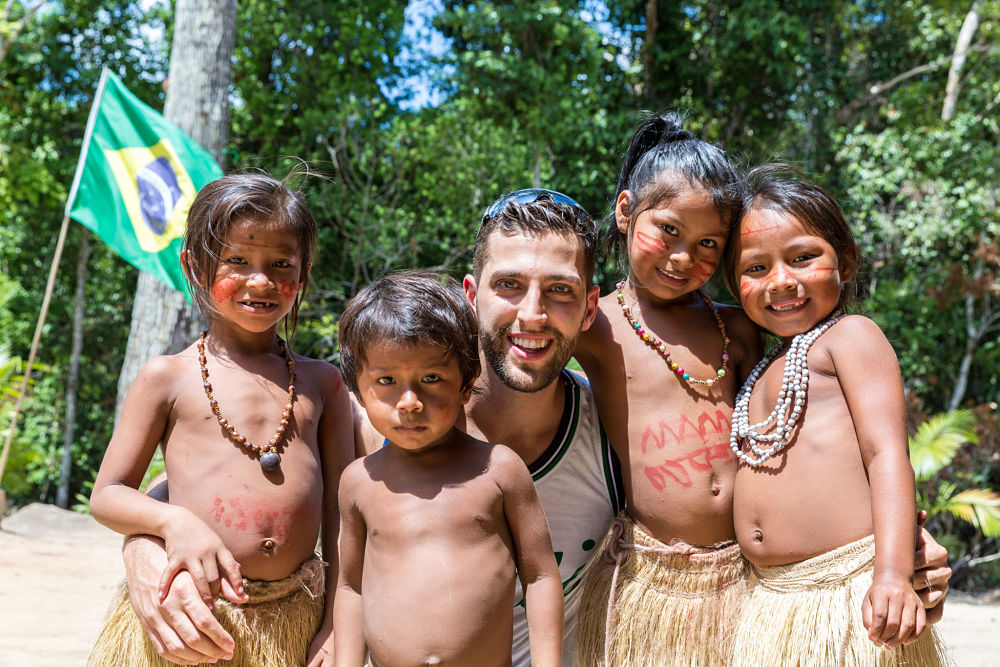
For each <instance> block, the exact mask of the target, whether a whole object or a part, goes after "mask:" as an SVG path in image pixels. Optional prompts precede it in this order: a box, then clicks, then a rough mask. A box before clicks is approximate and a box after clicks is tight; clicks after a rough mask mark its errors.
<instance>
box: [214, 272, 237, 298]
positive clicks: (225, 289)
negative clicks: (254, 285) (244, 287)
mask: <svg viewBox="0 0 1000 667" xmlns="http://www.w3.org/2000/svg"><path fill="white" fill-rule="evenodd" d="M238 282H239V277H238V276H225V277H223V278H221V279H219V280H217V281H215V284H214V285H212V290H211V291H212V298H213V299H215V302H216V303H222V302H223V301H226V300H228V299H231V298H232V296H233V295H234V294H236V290H238V289H239V284H238Z"/></svg>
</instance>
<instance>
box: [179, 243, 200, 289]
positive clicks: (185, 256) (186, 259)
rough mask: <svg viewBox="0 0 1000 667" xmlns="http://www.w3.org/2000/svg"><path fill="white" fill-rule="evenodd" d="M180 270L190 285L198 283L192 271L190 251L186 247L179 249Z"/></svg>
mask: <svg viewBox="0 0 1000 667" xmlns="http://www.w3.org/2000/svg"><path fill="white" fill-rule="evenodd" d="M181 271H183V272H184V275H185V276H186V277H187V279H188V282H189V283H191V284H192V285H196V284H198V283H197V281H196V280H195V275H194V271H192V269H191V252H190V251H189V250H188V249H187V248H185V249H184V250H181Z"/></svg>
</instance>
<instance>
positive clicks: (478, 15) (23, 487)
mask: <svg viewBox="0 0 1000 667" xmlns="http://www.w3.org/2000/svg"><path fill="white" fill-rule="evenodd" d="M2 2H3V6H2V11H3V14H2V15H0V388H2V400H0V433H3V434H6V432H7V430H8V429H9V426H10V421H11V419H10V417H11V412H12V408H13V403H14V399H15V398H16V395H17V393H18V386H19V377H18V376H19V374H20V373H21V372H22V370H23V361H24V359H25V358H26V357H27V354H28V348H29V345H30V341H31V338H32V332H33V329H34V327H35V322H36V318H37V316H38V312H39V305H40V303H41V301H42V296H43V292H44V290H45V284H46V275H47V273H48V270H49V265H50V263H51V260H52V256H53V248H54V246H55V243H56V236H57V232H58V229H59V223H60V220H61V219H62V210H63V207H64V206H65V203H66V197H67V194H68V191H69V187H70V184H71V182H72V179H73V171H74V168H75V166H76V161H77V158H78V155H79V151H80V146H81V142H82V138H83V134H84V128H85V125H86V120H87V115H88V112H89V110H90V102H91V100H92V97H93V94H94V90H95V88H96V85H97V81H98V78H99V76H100V71H101V68H102V67H104V66H107V67H109V68H110V69H111V70H112V71H113V72H114V73H116V74H118V75H119V76H120V77H121V78H122V80H123V81H124V83H125V84H126V85H127V86H129V88H130V89H131V90H132V91H133V92H135V93H136V94H137V95H139V97H141V98H142V99H143V100H144V101H146V102H147V103H148V104H150V105H151V106H152V107H154V108H156V109H162V108H163V99H164V88H165V79H166V77H167V75H166V72H167V71H168V64H169V62H168V61H169V57H170V44H171V37H172V29H173V6H172V4H171V3H167V2H155V1H154V0H145V1H143V2H121V1H113V0H29V1H27V2H23V1H18V0H2ZM232 67H233V70H232V72H233V73H232V86H231V89H230V102H231V104H230V107H231V108H230V123H229V140H228V145H227V147H226V149H225V151H224V164H225V169H226V171H232V170H245V169H264V170H267V171H269V172H271V173H274V174H276V175H278V176H282V175H283V174H285V173H288V172H289V171H292V170H294V169H298V168H301V167H302V164H303V161H304V164H306V165H308V166H309V168H310V169H311V170H312V171H314V172H316V173H317V174H321V175H322V177H314V178H310V179H306V181H305V182H304V183H303V187H304V188H305V190H306V192H307V193H308V197H309V201H310V205H311V207H312V211H313V213H314V215H315V216H316V218H317V220H318V222H319V224H320V228H321V238H320V252H319V256H318V257H317V258H316V259H315V260H314V267H313V276H312V279H313V284H312V286H311V288H310V291H309V294H308V298H307V301H306V303H305V305H304V308H303V310H302V312H301V314H300V318H299V332H298V334H297V336H296V339H295V344H294V347H295V349H296V350H297V351H298V352H301V353H303V354H306V355H310V356H314V357H319V358H325V359H328V360H330V361H332V362H336V361H337V354H338V351H337V342H336V341H337V317H338V314H339V313H340V312H341V310H342V309H343V306H344V304H345V302H346V301H347V300H348V299H349V298H350V297H351V296H352V295H353V294H354V293H355V292H356V291H357V290H358V289H360V288H361V287H363V286H364V285H365V284H367V283H368V282H370V281H372V280H374V279H376V278H378V277H379V276H381V275H383V274H385V273H387V272H389V271H392V270H397V269H403V268H408V267H425V268H426V267H430V268H435V269H438V270H443V271H447V272H449V273H452V274H454V275H455V276H457V277H460V276H461V275H463V274H464V273H465V272H466V270H467V268H468V264H469V261H470V259H471V253H470V249H471V244H472V241H473V236H474V233H475V230H476V228H477V225H478V222H479V218H480V216H481V215H482V211H483V209H484V208H485V207H486V206H487V205H489V204H490V203H491V202H492V201H493V200H494V199H495V198H496V197H498V196H499V195H500V194H502V193H504V192H506V191H509V190H512V189H516V188H520V187H526V186H531V185H537V186H542V187H548V188H553V189H556V190H560V191H562V192H565V193H567V194H570V195H571V196H573V197H574V198H576V199H577V200H578V201H580V202H581V203H582V204H583V205H584V206H585V207H586V208H587V209H588V210H589V211H590V212H591V213H593V214H594V215H595V217H601V216H603V215H605V214H606V213H607V212H608V209H609V204H610V199H611V197H612V195H613V192H614V183H615V179H616V175H617V174H616V171H617V168H618V166H619V163H620V160H621V156H622V154H623V151H624V148H625V142H626V139H627V137H628V136H629V134H630V132H631V130H632V128H633V127H634V125H635V124H636V122H637V121H638V120H639V119H640V118H641V113H640V110H643V109H648V110H661V109H666V108H673V109H679V110H683V111H684V112H685V113H686V114H687V118H688V122H689V124H690V127H691V129H693V130H694V131H695V132H697V133H698V134H699V135H700V136H701V137H703V138H705V139H706V140H708V141H711V142H713V143H716V144H718V145H720V146H722V147H724V148H725V149H726V150H727V151H729V152H730V153H731V154H733V155H734V157H736V159H737V160H738V161H740V162H741V163H742V164H745V165H753V164H757V163H760V162H762V161H767V160H774V159H781V160H784V161H792V162H795V163H797V164H798V165H800V166H801V168H802V169H803V170H804V171H805V172H806V173H807V174H808V175H809V176H810V177H811V178H813V179H814V180H816V181H818V182H819V183H821V184H822V185H824V186H825V187H827V188H829V189H830V190H831V191H832V192H833V193H834V194H835V195H836V196H837V197H838V199H839V201H840V202H841V204H842V206H843V208H844V210H845V211H846V213H847V215H848V218H849V220H850V221H851V222H852V225H853V227H854V230H855V232H856V235H857V238H858V239H859V241H860V242H861V244H862V247H863V250H864V254H865V267H864V269H865V270H864V272H863V274H862V278H861V280H860V285H859V288H860V293H861V297H862V301H861V306H860V307H861V310H862V311H863V312H865V313H866V314H868V315H869V316H871V317H872V318H874V319H875V320H876V321H877V322H878V323H879V324H880V325H881V326H882V327H883V329H884V330H885V332H886V334H887V336H888V337H889V339H890V341H891V342H892V344H893V347H894V348H895V350H896V353H897V355H898V356H899V360H900V364H901V367H902V371H903V376H904V380H905V386H906V390H907V398H908V408H909V420H910V426H911V433H912V434H913V436H914V438H913V440H912V441H911V447H913V448H914V452H915V455H914V464H915V467H916V468H917V471H918V474H919V475H920V478H921V481H920V482H919V484H918V488H919V492H920V501H921V505H922V506H923V507H924V508H925V509H928V511H929V513H930V518H929V526H930V528H931V530H932V531H933V532H934V533H935V535H936V536H937V537H938V539H939V540H940V541H941V542H942V543H944V544H945V545H946V546H947V547H948V548H949V551H950V552H951V556H952V565H953V568H954V569H955V577H954V579H953V584H954V585H955V586H956V587H958V588H962V589H965V590H969V591H973V592H980V591H985V590H990V589H996V588H1000V559H998V558H996V555H997V553H998V551H1000V539H998V536H1000V497H998V496H997V495H996V494H992V493H990V492H989V491H988V490H989V489H1000V453H998V451H1000V450H998V444H1000V421H998V416H1000V413H998V408H997V404H998V402H1000V386H998V377H1000V345H998V333H1000V248H998V241H997V239H998V231H1000V209H998V202H997V196H998V185H1000V174H998V170H1000V150H998V144H1000V120H998V118H1000V115H998V111H1000V1H997V0H974V1H970V0H966V1H963V2H946V1H935V0H932V1H927V2H924V1H920V2H902V1H901V2H867V1H863V0H861V1H853V2H852V1H830V2H819V1H813V0H789V1H783V2H778V1H777V0H747V1H743V2H728V1H721V0H692V1H689V2H668V1H666V0H660V1H657V0H643V1H639V0H633V1H621V2H595V1H590V0H580V1H578V2H571V1H568V0H523V1H520V2H506V3H505V2H481V3H461V2H449V1H445V0H440V1H435V0H420V1H413V2H410V3H403V2H396V1H388V0H365V1H364V2H359V1H354V0H350V1H344V2H335V3H334V2H322V1H320V0H299V1H298V2H289V1H284V0H267V1H264V0H241V1H240V2H239V3H238V7H237V16H236V43H235V48H234V51H233V56H232ZM74 267H75V269H74ZM617 273H618V270H617V269H616V267H614V266H613V265H612V264H611V263H610V262H603V263H602V265H601V267H600V270H599V272H598V276H597V278H598V280H599V282H600V283H601V285H602V291H606V290H608V289H609V288H611V286H612V285H613V283H614V280H615V279H616V277H617ZM78 276H83V278H84V279H83V280H82V282H80V284H82V286H83V287H82V293H81V294H80V296H79V298H78V297H77V296H76V290H77V284H78ZM137 276H138V272H137V271H136V270H135V269H134V268H132V267H131V266H130V265H129V264H127V263H126V262H124V261H123V260H121V259H120V258H118V257H117V256H116V255H114V254H113V253H112V252H111V251H110V250H109V249H108V248H107V247H106V246H105V245H103V244H102V243H101V242H100V241H98V240H96V239H93V238H91V239H89V240H87V235H86V234H85V233H84V230H83V228H82V227H80V226H79V225H76V224H75V223H74V224H73V226H72V227H71V228H70V233H69V236H68V238H67V241H66V251H65V255H64V259H63V262H62V266H61V270H60V271H59V274H58V280H57V283H56V285H55V291H54V294H53V298H52V306H51V311H50V313H49V316H48V320H47V324H46V326H45V329H44V332H43V338H42V347H41V350H40V352H39V356H38V361H39V362H40V363H41V367H39V368H38V369H36V372H35V373H34V380H33V383H32V385H31V387H30V390H29V391H30V393H29V394H28V395H27V396H26V398H25V401H24V406H23V413H22V415H21V417H20V422H19V424H18V425H17V430H16V433H15V438H14V441H13V445H12V447H11V450H10V458H9V461H8V463H7V467H6V470H5V471H4V473H3V479H2V488H3V489H4V491H6V493H7V496H8V502H9V503H10V504H11V505H13V506H19V505H26V504H28V503H31V502H42V503H53V504H55V503H58V504H60V505H62V506H70V507H76V508H77V509H79V510H80V511H85V507H86V497H87V496H88V495H89V492H90V484H91V483H92V481H93V479H94V476H95V474H96V470H97V467H98V466H99V464H100V460H101V456H102V454H103V451H104V447H105V446H106V444H107V442H108V440H109V438H110V435H111V431H112V429H113V425H114V419H115V405H116V396H117V393H118V389H117V380H118V374H119V371H120V369H121V367H122V359H123V356H124V354H125V347H126V341H127V339H128V336H129V330H130V320H131V316H132V307H133V299H134V297H135V294H136V281H137ZM713 294H714V295H715V296H716V297H717V298H719V299H720V300H725V301H730V302H731V298H730V297H729V295H728V294H727V293H726V292H725V289H724V288H723V287H722V286H721V283H718V284H717V285H715V287H714V290H713ZM78 304H79V307H80V308H82V311H81V312H82V318H83V319H82V322H83V327H82V338H83V345H82V347H81V351H80V353H79V354H80V357H81V364H80V367H79V376H78V378H76V380H75V389H74V391H73V394H74V395H75V403H76V406H77V407H76V409H75V416H74V417H72V418H69V419H68V418H67V416H66V415H67V410H66V402H67V400H68V396H67V395H68V390H67V386H68V382H69V380H70V378H69V375H70V366H71V355H72V349H73V345H72V338H73V332H72V326H71V324H72V321H73V311H74V308H76V307H77V306H78ZM935 416H936V417H935ZM932 417H935V418H934V419H932ZM67 443H68V444H69V448H68V451H69V454H68V457H67V461H68V465H65V466H64V465H63V463H62V462H63V458H64V456H63V454H64V451H67V447H66V445H67Z"/></svg>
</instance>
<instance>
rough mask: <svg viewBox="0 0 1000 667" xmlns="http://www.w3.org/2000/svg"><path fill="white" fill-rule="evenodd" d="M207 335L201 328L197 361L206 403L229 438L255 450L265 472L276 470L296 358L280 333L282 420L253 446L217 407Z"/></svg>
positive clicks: (292, 393)
mask: <svg viewBox="0 0 1000 667" xmlns="http://www.w3.org/2000/svg"><path fill="white" fill-rule="evenodd" d="M206 334H208V329H206V330H205V331H202V332H201V335H200V336H198V363H199V365H200V366H201V381H202V384H203V386H204V387H205V395H206V396H208V404H209V405H210V406H211V407H212V412H213V413H214V414H215V418H216V419H218V420H219V426H221V427H222V430H223V431H225V432H226V434H227V435H228V436H229V439H230V440H232V441H233V442H235V443H236V444H237V445H239V446H240V447H243V448H244V449H247V450H249V451H250V452H256V453H257V456H258V457H259V458H260V467H261V468H262V469H263V470H264V471H265V472H271V471H272V470H277V469H278V466H279V465H281V457H280V456H279V455H278V452H277V451H275V450H276V449H277V448H278V445H279V444H280V443H281V441H282V440H283V439H284V437H285V429H286V428H288V420H289V419H290V418H291V416H292V404H293V403H294V402H295V361H294V360H293V359H292V354H291V352H289V351H288V346H287V345H285V341H284V340H282V339H281V337H280V336H279V337H278V347H279V348H281V356H283V357H284V358H285V363H287V364H288V403H287V404H286V405H285V410H284V412H282V413H281V422H280V424H279V425H278V430H277V431H275V432H274V435H273V436H271V439H270V440H268V441H267V444H266V445H255V444H253V443H252V442H250V441H249V440H248V439H247V437H246V436H245V435H243V434H242V433H240V432H239V431H237V430H236V427H235V426H233V425H232V424H230V423H229V421H228V420H226V419H225V418H224V417H223V416H222V412H221V411H220V410H219V402H218V401H216V400H215V397H214V396H212V383H211V382H209V381H208V366H207V365H206V362H207V361H208V360H207V359H206V358H205V336H206Z"/></svg>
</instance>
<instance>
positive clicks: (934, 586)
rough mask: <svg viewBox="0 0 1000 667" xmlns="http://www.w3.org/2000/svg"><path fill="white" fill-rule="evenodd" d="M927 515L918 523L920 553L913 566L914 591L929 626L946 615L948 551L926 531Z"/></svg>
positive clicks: (924, 514)
mask: <svg viewBox="0 0 1000 667" xmlns="http://www.w3.org/2000/svg"><path fill="white" fill-rule="evenodd" d="M926 518H927V512H925V511H923V510H920V512H919V513H918V515H917V523H918V524H919V525H920V526H921V527H920V530H919V531H918V532H917V549H916V553H915V554H914V564H913V589H914V590H915V591H916V592H917V595H919V596H920V601H921V602H922V603H923V605H924V609H925V610H926V611H927V623H928V624H931V623H937V622H938V621H940V620H941V615H942V614H943V613H944V601H945V598H946V597H947V595H948V580H949V579H951V568H950V567H948V551H947V550H946V549H945V548H944V547H942V546H941V545H940V544H938V543H937V542H936V541H935V540H934V537H933V536H932V535H931V534H930V533H928V532H927V530H926V529H925V528H923V523H924V520H925V519H926Z"/></svg>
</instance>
